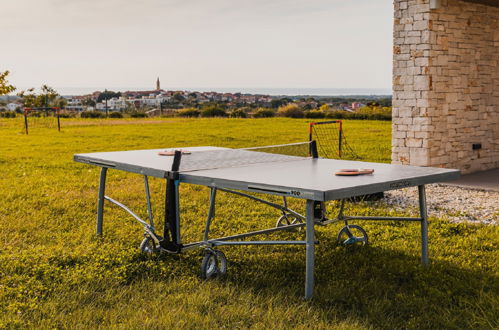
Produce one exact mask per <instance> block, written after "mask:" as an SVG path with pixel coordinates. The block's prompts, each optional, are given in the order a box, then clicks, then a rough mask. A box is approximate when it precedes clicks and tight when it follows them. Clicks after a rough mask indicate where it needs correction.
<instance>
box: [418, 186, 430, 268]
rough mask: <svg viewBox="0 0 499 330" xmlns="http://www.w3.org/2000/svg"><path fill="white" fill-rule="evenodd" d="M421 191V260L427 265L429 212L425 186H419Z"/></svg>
mask: <svg viewBox="0 0 499 330" xmlns="http://www.w3.org/2000/svg"><path fill="white" fill-rule="evenodd" d="M418 192H419V213H420V215H421V262H422V263H423V265H425V266H427V265H428V263H429V258H428V214H427V209H426V193H425V186H424V185H421V186H418Z"/></svg>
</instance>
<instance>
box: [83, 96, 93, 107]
mask: <svg viewBox="0 0 499 330" xmlns="http://www.w3.org/2000/svg"><path fill="white" fill-rule="evenodd" d="M81 104H83V105H85V106H87V107H95V104H96V103H95V101H94V100H92V99H91V98H86V99H83V100H81Z"/></svg>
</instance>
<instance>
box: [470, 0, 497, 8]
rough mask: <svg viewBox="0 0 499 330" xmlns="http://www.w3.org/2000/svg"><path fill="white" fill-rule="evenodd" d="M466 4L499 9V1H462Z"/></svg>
mask: <svg viewBox="0 0 499 330" xmlns="http://www.w3.org/2000/svg"><path fill="white" fill-rule="evenodd" d="M462 1H464V2H473V3H479V4H482V5H486V6H492V7H499V0H462Z"/></svg>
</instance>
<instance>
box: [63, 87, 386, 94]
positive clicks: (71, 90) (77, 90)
mask: <svg viewBox="0 0 499 330" xmlns="http://www.w3.org/2000/svg"><path fill="white" fill-rule="evenodd" d="M54 88H55V90H57V92H58V93H59V94H60V95H64V96H71V95H85V94H90V93H93V92H95V91H103V90H105V89H107V90H109V91H114V92H125V91H141V90H153V89H154V88H151V87H150V86H149V87H145V86H142V87H133V86H128V87H54ZM162 88H163V89H164V90H182V91H192V92H194V91H195V92H218V93H242V94H261V95H274V96H281V95H282V96H297V95H304V96H305V95H310V96H354V95H373V96H374V95H377V96H381V95H392V90H391V88H265V87H171V86H164V87H162Z"/></svg>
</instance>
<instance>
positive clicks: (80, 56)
mask: <svg viewBox="0 0 499 330" xmlns="http://www.w3.org/2000/svg"><path fill="white" fill-rule="evenodd" d="M0 8H1V10H0V31H2V36H1V41H0V45H1V46H0V71H4V70H9V71H11V74H10V76H9V80H10V82H11V83H12V84H13V85H15V86H17V87H19V88H28V87H36V86H41V85H42V84H48V85H50V86H53V87H82V86H92V87H94V86H95V87H107V88H112V87H118V86H151V88H152V87H154V84H155V81H156V78H157V77H160V80H161V87H162V88H164V89H167V88H168V87H189V86H196V87H231V86H237V87H270V88H274V87H276V88H279V87H281V88H282V87H290V88H301V87H307V88H390V87H391V70H392V68H391V65H392V25H393V18H392V16H393V9H392V1H387V0H355V1H345V0H246V1H243V0H210V1H206V0H205V1H202V0H134V1H130V0H16V1H4V0H2V1H1V2H0Z"/></svg>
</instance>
